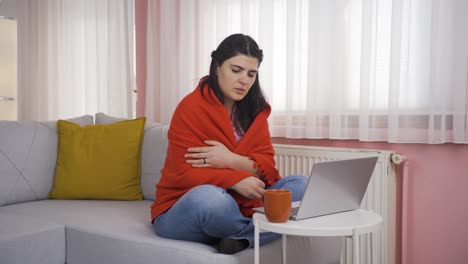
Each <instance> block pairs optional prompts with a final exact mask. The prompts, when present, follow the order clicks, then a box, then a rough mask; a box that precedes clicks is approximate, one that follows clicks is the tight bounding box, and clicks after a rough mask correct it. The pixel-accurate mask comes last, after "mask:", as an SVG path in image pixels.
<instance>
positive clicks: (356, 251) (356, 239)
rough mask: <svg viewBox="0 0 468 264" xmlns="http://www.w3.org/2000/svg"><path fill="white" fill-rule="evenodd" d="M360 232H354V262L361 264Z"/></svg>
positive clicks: (354, 263)
mask: <svg viewBox="0 0 468 264" xmlns="http://www.w3.org/2000/svg"><path fill="white" fill-rule="evenodd" d="M359 252H360V249H359V234H356V233H355V234H353V264H360V263H361V262H360V261H361V260H360V258H359Z"/></svg>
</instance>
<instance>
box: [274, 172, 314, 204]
mask: <svg viewBox="0 0 468 264" xmlns="http://www.w3.org/2000/svg"><path fill="white" fill-rule="evenodd" d="M307 181H308V177H307V176H305V175H297V174H296V175H289V176H286V177H284V178H282V179H280V180H279V181H278V182H277V183H276V184H275V188H278V189H285V190H290V191H291V192H292V200H293V201H299V200H301V199H302V196H303V194H304V191H305V188H306V185H307Z"/></svg>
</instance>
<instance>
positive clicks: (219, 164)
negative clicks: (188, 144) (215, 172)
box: [185, 140, 237, 169]
mask: <svg viewBox="0 0 468 264" xmlns="http://www.w3.org/2000/svg"><path fill="white" fill-rule="evenodd" d="M205 143H206V144H207V145H208V146H207V147H195V148H189V149H188V150H187V151H188V153H187V154H185V158H187V163H189V164H192V166H193V167H198V168H208V167H209V168H230V169H233V168H232V166H231V164H232V161H233V160H234V159H235V158H236V156H237V154H235V153H232V152H231V151H230V150H229V149H228V148H226V146H224V145H223V144H222V143H220V142H218V141H214V140H206V141H205Z"/></svg>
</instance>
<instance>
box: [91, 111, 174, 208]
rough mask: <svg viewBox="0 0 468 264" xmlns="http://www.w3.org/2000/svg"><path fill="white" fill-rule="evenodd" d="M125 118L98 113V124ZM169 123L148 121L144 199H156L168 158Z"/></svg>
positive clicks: (142, 186) (142, 177)
mask: <svg viewBox="0 0 468 264" xmlns="http://www.w3.org/2000/svg"><path fill="white" fill-rule="evenodd" d="M122 120H126V119H125V118H120V117H113V116H109V115H106V114H104V113H97V114H96V118H95V121H96V124H112V123H114V122H117V121H122ZM168 129H169V125H165V124H160V123H154V122H149V121H147V122H146V126H145V132H144V136H143V146H142V151H141V191H142V193H143V199H146V200H154V199H155V194H156V183H158V182H159V179H160V178H161V169H162V168H163V166H164V161H165V160H166V151H167V131H168Z"/></svg>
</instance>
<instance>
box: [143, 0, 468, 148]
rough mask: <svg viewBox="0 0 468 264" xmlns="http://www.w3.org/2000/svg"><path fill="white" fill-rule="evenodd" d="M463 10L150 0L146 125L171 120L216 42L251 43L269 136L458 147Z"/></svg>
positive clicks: (399, 2)
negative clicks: (248, 39) (258, 58)
mask: <svg viewBox="0 0 468 264" xmlns="http://www.w3.org/2000/svg"><path fill="white" fill-rule="evenodd" d="M466 13H468V1H457V0H374V1H370V0H335V1H320V0H316V1H312V0H310V1H307V0H296V1H291V0H289V1H286V0H256V1H255V0H230V1H214V0H198V1H171V0H156V1H149V5H148V25H147V26H148V43H147V44H148V45H147V49H148V50H147V51H148V58H147V60H148V72H147V74H148V81H147V91H146V94H147V95H146V96H147V97H146V110H145V111H146V115H147V116H148V117H149V118H150V119H153V120H156V121H159V122H165V123H168V122H170V118H171V116H172V112H173V110H174V108H175V106H176V105H177V103H178V101H179V100H180V99H181V98H182V97H183V96H184V95H186V94H187V93H188V92H190V91H192V90H193V89H194V87H195V86H196V84H197V82H198V80H199V78H200V77H202V76H204V75H206V74H207V73H208V69H209V62H210V52H211V51H212V50H214V49H215V48H216V46H217V44H218V43H219V42H220V41H221V40H223V39H224V38H225V37H226V36H228V35H229V34H232V33H237V32H242V33H245V34H248V35H251V36H252V37H253V38H254V39H256V40H257V42H258V43H259V45H260V47H261V48H262V49H263V50H264V58H265V59H264V62H263V63H262V65H261V67H260V71H259V78H260V82H261V84H262V88H263V90H264V92H265V94H266V96H267V98H268V100H269V102H270V104H271V105H272V107H273V113H272V115H271V117H270V119H269V122H270V128H271V133H272V136H281V137H290V138H330V139H359V140H362V141H388V142H399V143H444V142H455V143H468V128H467V127H468V99H467V97H468V94H467V91H468V31H467V30H465V29H464V27H465V26H466V25H467V24H468V16H466V15H465V14H466Z"/></svg>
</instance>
